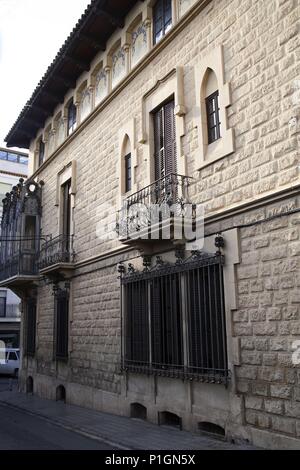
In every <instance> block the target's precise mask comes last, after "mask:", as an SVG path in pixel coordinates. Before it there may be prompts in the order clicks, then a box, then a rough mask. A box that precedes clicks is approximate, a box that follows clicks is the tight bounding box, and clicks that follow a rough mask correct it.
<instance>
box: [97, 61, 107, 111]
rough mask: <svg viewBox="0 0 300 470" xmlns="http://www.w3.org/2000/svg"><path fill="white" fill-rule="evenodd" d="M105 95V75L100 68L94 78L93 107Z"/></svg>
mask: <svg viewBox="0 0 300 470" xmlns="http://www.w3.org/2000/svg"><path fill="white" fill-rule="evenodd" d="M106 95H107V75H106V72H105V70H104V69H103V68H102V67H101V68H100V69H99V70H98V72H97V75H96V76H95V106H97V105H98V104H99V103H101V101H102V100H103V99H104V98H105V96H106Z"/></svg>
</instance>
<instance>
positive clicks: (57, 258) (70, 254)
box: [38, 235, 75, 269]
mask: <svg viewBox="0 0 300 470" xmlns="http://www.w3.org/2000/svg"><path fill="white" fill-rule="evenodd" d="M74 259H75V253H74V249H73V236H65V235H59V236H58V237H56V238H52V239H50V240H47V241H46V242H45V243H44V245H43V246H42V248H41V250H40V256H39V262H38V266H39V269H44V268H47V267H49V266H52V265H54V264H57V263H73V262H74Z"/></svg>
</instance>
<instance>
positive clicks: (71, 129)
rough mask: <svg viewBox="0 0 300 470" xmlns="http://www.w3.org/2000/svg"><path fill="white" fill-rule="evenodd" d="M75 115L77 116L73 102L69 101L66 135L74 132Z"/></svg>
mask: <svg viewBox="0 0 300 470" xmlns="http://www.w3.org/2000/svg"><path fill="white" fill-rule="evenodd" d="M76 114H77V110H76V106H75V104H74V103H73V101H71V103H70V104H69V108H68V135H71V134H72V132H74V131H75V129H76V119H77V116H76Z"/></svg>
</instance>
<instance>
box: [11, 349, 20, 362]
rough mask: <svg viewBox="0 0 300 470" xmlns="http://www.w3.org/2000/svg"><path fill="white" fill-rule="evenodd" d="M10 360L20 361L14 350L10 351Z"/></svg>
mask: <svg viewBox="0 0 300 470" xmlns="http://www.w3.org/2000/svg"><path fill="white" fill-rule="evenodd" d="M8 360H9V361H18V360H19V358H18V356H17V354H16V353H15V352H14V351H11V352H10V353H9V356H8Z"/></svg>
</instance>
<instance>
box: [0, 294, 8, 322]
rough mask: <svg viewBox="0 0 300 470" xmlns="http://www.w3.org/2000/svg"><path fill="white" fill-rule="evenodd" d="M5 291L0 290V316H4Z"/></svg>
mask: <svg viewBox="0 0 300 470" xmlns="http://www.w3.org/2000/svg"><path fill="white" fill-rule="evenodd" d="M6 295H7V294H6V291H0V318H5V317H6Z"/></svg>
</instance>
